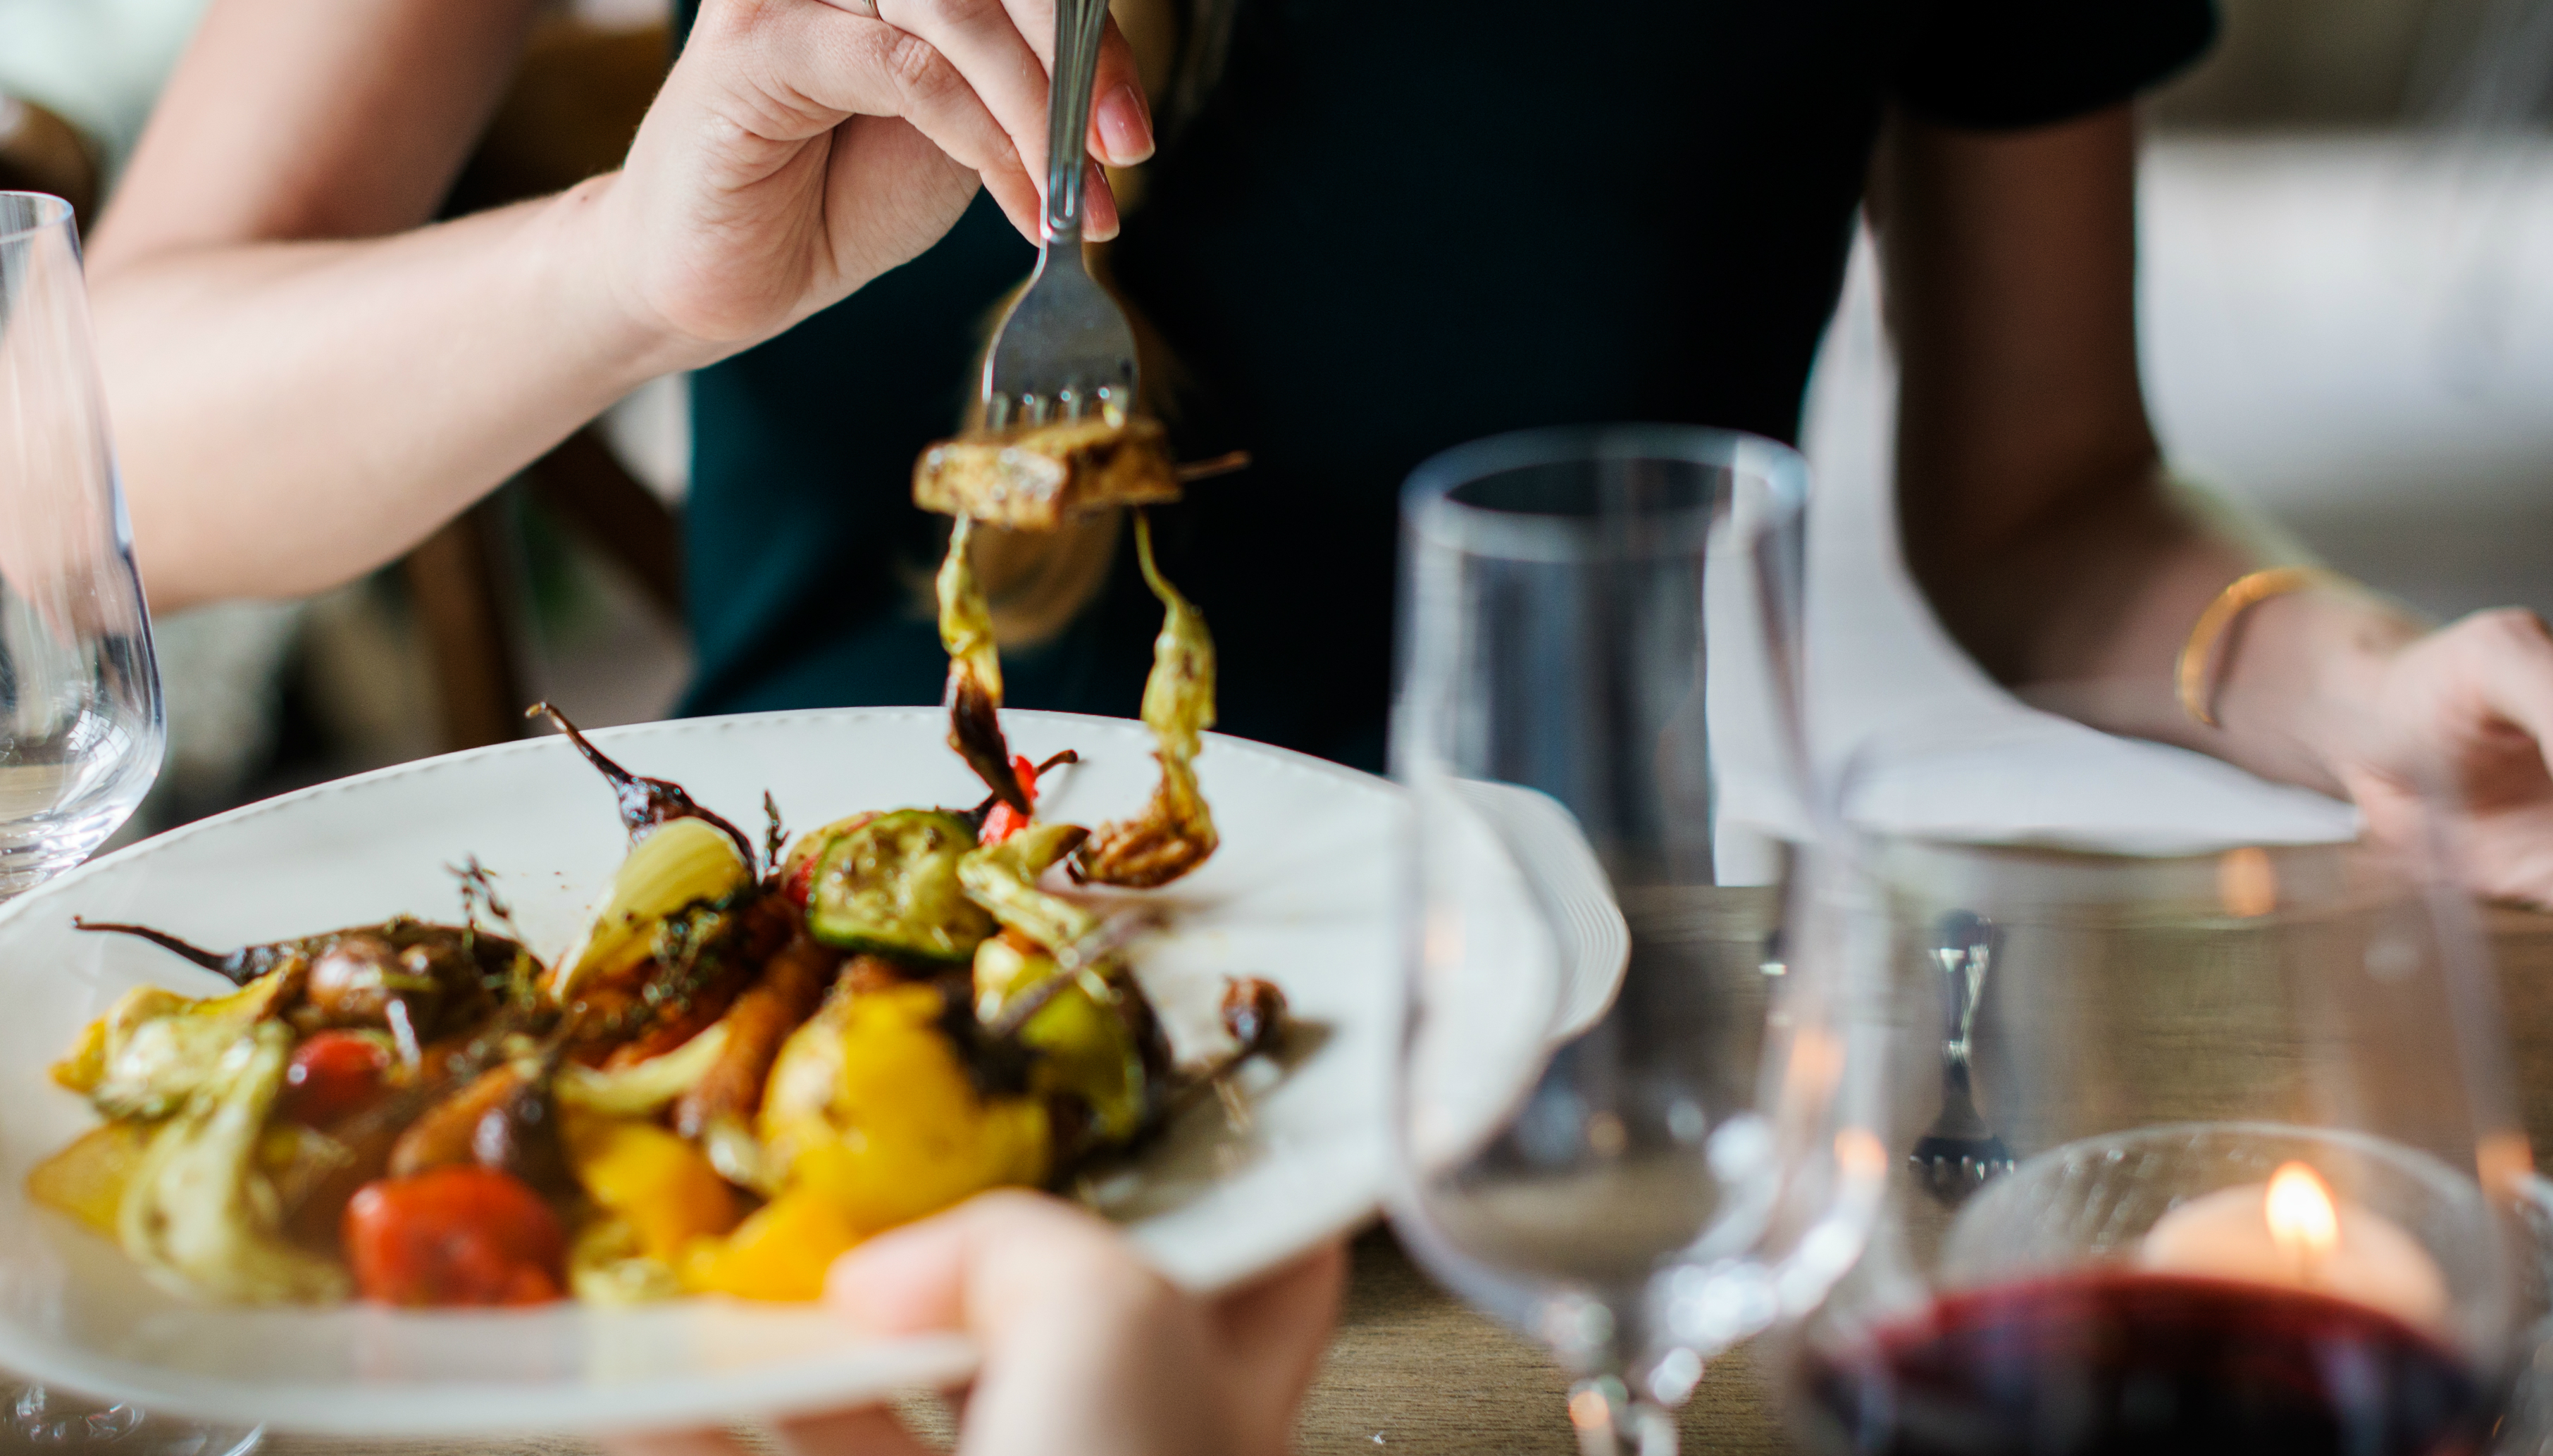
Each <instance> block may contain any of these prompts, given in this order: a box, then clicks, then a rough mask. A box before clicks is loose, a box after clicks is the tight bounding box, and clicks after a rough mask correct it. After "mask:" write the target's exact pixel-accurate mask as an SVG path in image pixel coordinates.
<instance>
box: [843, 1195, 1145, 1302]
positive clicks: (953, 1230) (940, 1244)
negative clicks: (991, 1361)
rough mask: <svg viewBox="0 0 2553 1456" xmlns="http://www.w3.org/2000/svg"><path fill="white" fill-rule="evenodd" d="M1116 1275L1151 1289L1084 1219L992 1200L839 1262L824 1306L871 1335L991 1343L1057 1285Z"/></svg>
mask: <svg viewBox="0 0 2553 1456" xmlns="http://www.w3.org/2000/svg"><path fill="white" fill-rule="evenodd" d="M1113 1275H1130V1276H1133V1277H1136V1278H1140V1279H1144V1280H1148V1281H1149V1280H1154V1279H1158V1276H1156V1275H1153V1274H1152V1273H1151V1272H1150V1271H1149V1270H1146V1269H1144V1268H1143V1266H1142V1265H1140V1264H1138V1263H1137V1262H1136V1261H1135V1258H1134V1256H1133V1255H1132V1254H1130V1253H1128V1252H1127V1251H1126V1250H1125V1249H1124V1248H1123V1247H1122V1246H1121V1245H1120V1244H1119V1243H1118V1241H1117V1239H1116V1236H1115V1235H1114V1234H1113V1233H1111V1232H1110V1230H1109V1228H1108V1226H1107V1225H1106V1224H1104V1223H1101V1222H1100V1221H1099V1220H1098V1219H1097V1218H1095V1217H1093V1216H1091V1215H1090V1214H1089V1213H1086V1212H1084V1211H1083V1210H1081V1209H1079V1208H1075V1207H1073V1206H1072V1205H1070V1204H1067V1203H1064V1202H1061V1201H1059V1200H1057V1199H1055V1198H1049V1197H1043V1196H1040V1195H1038V1194H1035V1193H1025V1192H1016V1191H998V1192H991V1193H981V1194H978V1195H976V1196H975V1197H973V1198H970V1199H968V1200H967V1201H966V1202H964V1203H961V1204H959V1205H958V1206H956V1207H955V1208H952V1209H950V1210H949V1211H947V1212H945V1213H942V1214H939V1215H937V1216H935V1217H932V1218H928V1219H925V1220H923V1221H922V1222H920V1223H914V1224H907V1225H906V1226H905V1227H903V1228H900V1229H896V1230H894V1231H893V1232H890V1233H884V1234H880V1235H878V1236H877V1237H876V1238H873V1239H871V1240H869V1241H868V1242H867V1243H864V1244H862V1245H860V1246H859V1247H858V1248H856V1249H853V1250H852V1251H851V1252H850V1253H848V1254H845V1255H843V1256H842V1257H841V1258H840V1259H837V1260H835V1261H834V1262H833V1270H832V1271H831V1273H830V1274H829V1275H828V1276H827V1278H826V1281H825V1298H826V1300H827V1302H829V1303H831V1304H832V1305H833V1308H834V1309H835V1310H836V1311H837V1312H839V1313H841V1314H842V1315H843V1316H845V1317H846V1318H848V1319H849V1320H850V1321H851V1323H852V1324H853V1325H855V1326H856V1327H858V1328H860V1329H864V1330H867V1331H870V1332H872V1333H876V1334H914V1333H919V1332H921V1331H925V1330H945V1329H965V1330H969V1331H971V1332H973V1333H974V1334H975V1335H977V1336H978V1337H979V1338H997V1337H998V1336H999V1335H1000V1334H1001V1332H1002V1331H1003V1329H1004V1328H1005V1327H1006V1326H1008V1325H1009V1324H1010V1323H1011V1321H1012V1319H1013V1318H1014V1317H1015V1316H1016V1315H1017V1314H1019V1313H1020V1312H1021V1311H1022V1310H1024V1309H1027V1308H1030V1307H1032V1306H1034V1305H1036V1304H1037V1303H1038V1302H1039V1301H1040V1300H1041V1299H1042V1298H1044V1297H1046V1296H1048V1295H1050V1294H1052V1293H1053V1292H1054V1291H1055V1288H1056V1287H1057V1286H1058V1284H1060V1283H1063V1282H1068V1281H1075V1280H1084V1279H1089V1278H1092V1277H1094V1276H1095V1277H1098V1278H1107V1277H1110V1276H1113Z"/></svg>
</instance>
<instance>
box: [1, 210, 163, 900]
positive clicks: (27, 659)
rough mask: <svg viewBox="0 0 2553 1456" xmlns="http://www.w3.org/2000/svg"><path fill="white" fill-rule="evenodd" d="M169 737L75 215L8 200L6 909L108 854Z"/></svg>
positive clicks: (4, 248) (4, 285)
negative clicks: (92, 339)
mask: <svg viewBox="0 0 2553 1456" xmlns="http://www.w3.org/2000/svg"><path fill="white" fill-rule="evenodd" d="M164 737H165V729H164V725H163V720H162V717H161V706H160V676H159V671H158V669H157V667H156V666H155V665H154V663H153V661H152V655H151V620H150V616H149V614H148V613H147V612H145V610H144V608H143V602H142V582H141V579H140V578H139V577H138V576H137V575H136V574H135V572H134V568H133V547H132V540H131V532H130V529H129V528H128V526H127V525H126V522H125V517H124V502H123V497H122V494H121V492H120V490H119V487H118V484H117V481H116V475H115V455H114V451H113V449H112V448H111V446H110V444H109V437H108V433H107V422H106V410H105V403H104V400H103V399H102V398H101V397H100V392H99V388H98V376H97V366H96V362H95V360H94V358H93V357H92V356H91V352H90V346H89V321H88V301H87V296H86V293H85V292H84V290H83V288H82V286H81V281H80V257H79V241H78V238H77V236H76V235H75V234H74V232H73V231H72V226H71V214H70V208H69V206H68V204H66V203H64V202H62V201H61V200H60V199H59V198H56V197H48V196H44V195H42V194H39V193H29V192H0V899H6V898H8V897H9V896H12V895H15V894H17V893H18V892H20V891H22V890H25V889H27V888H29V887H30V886H33V885H36V884H39V883H42V882H43V881H44V880H46V879H49V878H51V877H52V876H54V875H56V874H58V873H60V872H61V871H62V870H64V869H67V868H69V867H70V866H72V865H74V864H77V863H79V862H80V861H81V860H82V859H84V858H86V857H87V856H88V855H89V853H90V852H91V851H92V850H94V849H96V848H97V846H98V845H99V844H101V843H103V842H105V840H106V838H107V836H109V835H111V834H113V833H114V832H115V830H116V828H117V827H118V826H119V825H121V824H123V823H124V821H125V819H126V817H127V816H129V815H131V814H132V812H133V809H134V806H136V805H137V804H139V803H141V802H142V795H143V793H144V791H145V790H147V789H149V788H150V787H151V780H152V778H153V777H154V776H155V775H156V774H157V773H158V772H159V769H160V755H161V747H162V743H163V739H164Z"/></svg>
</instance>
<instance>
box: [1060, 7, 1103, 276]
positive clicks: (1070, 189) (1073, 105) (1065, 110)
mask: <svg viewBox="0 0 2553 1456" xmlns="http://www.w3.org/2000/svg"><path fill="white" fill-rule="evenodd" d="M1107 29H1108V0H1055V77H1054V84H1053V85H1052V86H1050V87H1049V88H1048V90H1047V98H1046V239H1047V241H1048V242H1049V243H1064V242H1070V243H1078V242H1080V241H1081V181H1082V172H1083V168H1082V164H1083V163H1084V162H1085V161H1086V160H1087V158H1088V153H1087V151H1086V150H1085V147H1084V143H1085V140H1086V139H1087V138H1088V137H1089V135H1090V101H1091V97H1090V92H1091V88H1092V87H1093V86H1094V85H1096V84H1097V82H1098V78H1099V38H1100V37H1101V36H1102V35H1105V34H1106V33H1107Z"/></svg>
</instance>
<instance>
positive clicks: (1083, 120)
mask: <svg viewBox="0 0 2553 1456" xmlns="http://www.w3.org/2000/svg"><path fill="white" fill-rule="evenodd" d="M1107 23H1108V0H1056V4H1055V76H1054V84H1053V86H1052V88H1051V89H1050V90H1049V92H1048V95H1047V108H1046V142H1047V148H1046V150H1047V162H1046V219H1045V229H1044V231H1045V233H1046V240H1045V244H1044V246H1043V247H1041V248H1040V249H1039V250H1038V267H1037V272H1036V273H1035V274H1034V275H1032V276H1031V277H1030V279H1029V285H1028V287H1027V289H1026V290H1025V291H1023V292H1022V293H1021V294H1020V296H1019V299H1018V301H1017V302H1014V303H1013V304H1012V305H1011V311H1010V312H1009V313H1008V314H1007V315H1005V316H1004V317H1003V319H1002V327H1001V330H1000V332H998V333H996V334H995V335H994V336H993V347H992V349H991V350H990V351H989V352H988V353H987V354H986V355H985V358H984V425H985V428H987V429H996V430H998V429H1002V428H1005V427H1006V426H1011V425H1019V424H1038V423H1043V422H1045V421H1047V420H1051V419H1073V418H1077V417H1079V416H1081V415H1084V414H1088V413H1090V412H1091V411H1092V410H1094V409H1096V410H1098V411H1100V412H1102V413H1104V414H1108V415H1112V416H1123V415H1124V414H1125V413H1126V412H1127V411H1129V410H1131V409H1132V408H1133V407H1134V404H1135V380H1136V376H1135V331H1134V329H1132V328H1131V327H1129V326H1128V325H1127V322H1126V314H1125V312H1124V311H1123V310H1122V309H1120V308H1119V307H1118V306H1117V301H1116V300H1115V299H1113V298H1111V297H1109V296H1108V290H1107V289H1105V288H1102V287H1101V286H1100V285H1099V282H1098V280H1096V279H1093V278H1092V277H1091V276H1090V271H1089V269H1088V268H1087V267H1085V266H1084V265H1083V263H1082V259H1081V194H1082V182H1083V177H1084V170H1085V166H1086V154H1085V152H1084V145H1085V141H1086V139H1087V137H1088V135H1089V130H1090V102H1091V96H1090V93H1091V89H1092V87H1093V85H1094V84H1095V83H1096V80H1097V78H1098V74H1099V39H1100V36H1101V35H1102V33H1103V32H1104V31H1105V29H1106V27H1107Z"/></svg>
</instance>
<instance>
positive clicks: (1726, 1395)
mask: <svg viewBox="0 0 2553 1456" xmlns="http://www.w3.org/2000/svg"><path fill="white" fill-rule="evenodd" d="M2490 926H2491V931H2492V934H2493V939H2494V942H2495V947H2496V950H2497V963H2498V965H2499V969H2500V980H2501V984H2502V988H2503V997H2504V1009H2505V1012H2506V1017H2507V1024H2508V1031H2509V1037H2510V1039H2511V1041H2512V1042H2513V1043H2514V1045H2515V1049H2516V1062H2517V1074H2518V1079H2519V1083H2520V1088H2519V1090H2520V1095H2521V1098H2522V1103H2523V1107H2524V1111H2525V1117H2526V1126H2527V1130H2528V1132H2529V1134H2530V1135H2531V1136H2532V1137H2533V1139H2534V1141H2535V1144H2536V1146H2537V1147H2538V1148H2539V1149H2553V916H2543V915H2533V914H2528V913H2524V912H2519V911H2513V910H2495V911H2493V912H2491V914H2490ZM1775 1374H1776V1372H1774V1371H1772V1370H1769V1369H1767V1368H1765V1366H1764V1365H1763V1364H1760V1363H1759V1362H1758V1361H1757V1360H1756V1359H1755V1358H1753V1352H1752V1351H1751V1350H1748V1349H1743V1348H1741V1349H1739V1350H1737V1351H1734V1352H1731V1353H1730V1354H1727V1355H1724V1356H1722V1357H1720V1359H1719V1360H1717V1361H1714V1362H1713V1363H1712V1365H1711V1367H1710V1370H1709V1373H1708V1374H1707V1375H1706V1376H1705V1377H1704V1380H1703V1383H1702V1386H1701V1389H1699V1390H1698V1391H1696V1392H1695V1394H1694V1398H1693V1400H1692V1401H1691V1403H1690V1404H1688V1405H1687V1406H1686V1408H1685V1410H1684V1412H1683V1415H1682V1423H1683V1428H1684V1438H1685V1449H1686V1450H1688V1451H1692V1452H1708V1453H1712V1456H1743V1453H1750V1452H1769V1451H1783V1450H1788V1449H1790V1445H1789V1442H1788V1441H1787V1440H1786V1439H1785V1437H1784V1433H1783V1424H1782V1415H1781V1405H1780V1399H1779V1391H1778V1389H1777V1385H1776V1382H1775V1380H1774V1379H1773V1377H1774V1375H1775ZM1566 1386H1567V1381H1566V1380H1565V1379H1564V1378H1563V1377H1562V1375H1561V1374H1560V1372H1559V1371H1558V1370H1557V1369H1555V1368H1554V1367H1553V1366H1552V1364H1551V1362H1550V1361H1549V1360H1548V1359H1546V1358H1545V1357H1543V1356H1542V1355H1541V1354H1540V1353H1539V1352H1538V1351H1537V1350H1536V1349H1535V1348H1534V1347H1533V1346H1532V1345H1531V1344H1530V1343H1528V1342H1526V1341H1525V1340H1523V1339H1521V1338H1519V1337H1517V1336H1515V1335H1513V1334H1510V1333H1508V1332H1507V1331H1506V1330H1505V1329H1503V1328H1501V1327H1500V1326H1498V1325H1497V1324H1494V1323H1492V1322H1491V1321H1490V1320H1488V1319H1486V1318H1483V1317H1482V1316H1480V1315H1478V1314H1475V1313H1473V1312H1471V1311H1470V1310H1469V1309H1466V1308H1465V1307H1464V1306H1463V1305H1462V1304H1460V1303H1459V1302H1457V1301H1456V1300H1455V1299H1454V1298H1453V1297H1452V1296H1451V1295H1448V1294H1446V1293H1444V1292H1443V1291H1441V1290H1440V1289H1438V1288H1436V1287H1435V1286H1434V1285H1433V1284H1431V1283H1429V1282H1428V1280H1427V1278H1426V1276H1424V1275H1422V1274H1420V1273H1419V1272H1418V1271H1417V1270H1416V1269H1415V1268H1413V1267H1412V1266H1411V1265H1410V1263H1409V1260H1408V1259H1407V1258H1406V1257H1405V1256H1404V1255H1403V1254H1402V1253H1401V1252H1400V1249H1399V1247H1398V1245H1396V1244H1394V1243H1393V1242H1392V1240H1391V1236H1390V1234H1389V1233H1388V1232H1387V1231H1386V1230H1383V1229H1375V1230H1372V1231H1369V1232H1367V1233H1365V1234H1364V1235H1362V1236H1360V1237H1359V1238H1358V1240H1357V1242H1356V1246H1355V1266H1354V1273H1353V1274H1352V1275H1351V1277H1350V1281H1349V1286H1348V1292H1347V1303H1346V1307H1345V1309H1344V1311H1343V1312H1342V1314H1341V1316H1340V1320H1339V1328H1338V1332H1337V1334H1336V1335H1335V1337H1334V1338H1333V1339H1332V1340H1331V1342H1330V1349H1329V1353H1328V1355H1327V1357H1326V1358H1325V1359H1324V1361H1323V1363H1322V1367H1321V1373H1320V1378H1319V1380H1318V1381H1317V1382H1316V1383H1315V1384H1314V1386H1313V1388H1312V1392H1311V1395H1310V1397H1309V1399H1308V1400H1306V1402H1305V1405H1304V1410H1303V1417H1302V1424H1301V1428H1300V1430H1299V1431H1298V1432H1297V1440H1296V1449H1297V1450H1299V1451H1303V1452H1307V1453H1345V1452H1352V1451H1362V1452H1373V1451H1376V1450H1378V1449H1380V1450H1384V1451H1391V1450H1401V1451H1423V1452H1461V1453H1467V1456H1469V1453H1478V1456H1493V1453H1498V1456H1505V1453H1515V1456H1524V1453H1535V1456H1540V1453H1553V1456H1567V1453H1570V1452H1574V1451H1575V1450H1576V1449H1577V1443H1576V1441H1575V1439H1574V1438H1573V1436H1572V1434H1571V1431H1570V1428H1569V1422H1568V1417H1567V1414H1566V1412H1565V1411H1564V1409H1563V1400H1564V1392H1565V1389H1566ZM904 1409H905V1412H906V1415H907V1417H908V1419H909V1420H910V1421H911V1422H912V1423H913V1424H914V1425H915V1426H916V1428H917V1429H918V1430H921V1431H922V1432H923V1433H924V1434H925V1435H926V1436H930V1437H936V1438H938V1439H939V1440H945V1438H946V1436H947V1434H948V1429H949V1425H948V1421H947V1417H946V1415H945V1412H944V1411H943V1410H941V1409H940V1408H939V1407H938V1404H937V1402H936V1401H908V1402H905V1404H904ZM749 1444H753V1445H760V1444H762V1443H760V1442H758V1441H749ZM268 1449H269V1450H270V1451H273V1452H275V1453H277V1456H286V1453H289V1456H303V1453H317V1452H323V1451H328V1452H337V1451H358V1452H373V1453H380V1456H392V1453H396V1456H460V1453H462V1452H474V1453H489V1456H569V1453H583V1452H588V1451H593V1450H596V1449H597V1447H596V1445H595V1443H593V1442H590V1441H584V1440H576V1439H564V1438H555V1437H551V1438H525V1439H522V1440H514V1441H504V1440H499V1441H466V1442H455V1441H411V1442H375V1443H350V1442H347V1441H343V1440H336V1439H330V1438H321V1437H307V1436H289V1435H285V1436H277V1437H275V1438H273V1439H272V1440H271V1441H270V1443H269V1446H268ZM810 1456H818V1453H810Z"/></svg>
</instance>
